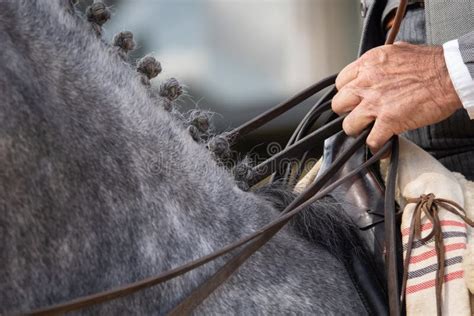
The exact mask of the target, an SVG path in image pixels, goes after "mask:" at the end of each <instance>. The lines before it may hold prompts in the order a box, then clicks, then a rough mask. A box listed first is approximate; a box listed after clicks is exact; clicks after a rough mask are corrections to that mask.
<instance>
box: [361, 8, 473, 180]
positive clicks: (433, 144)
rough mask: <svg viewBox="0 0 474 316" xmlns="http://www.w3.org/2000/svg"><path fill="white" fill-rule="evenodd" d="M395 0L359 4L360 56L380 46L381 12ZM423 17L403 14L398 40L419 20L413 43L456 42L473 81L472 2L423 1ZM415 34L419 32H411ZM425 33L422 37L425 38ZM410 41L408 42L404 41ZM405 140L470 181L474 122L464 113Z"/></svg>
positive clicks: (382, 32) (458, 112) (410, 134)
mask: <svg viewBox="0 0 474 316" xmlns="http://www.w3.org/2000/svg"><path fill="white" fill-rule="evenodd" d="M394 1H397V0H361V10H362V15H363V16H365V21H364V28H363V32H362V41H361V45H360V52H359V53H360V54H362V53H364V52H365V51H367V50H369V49H371V48H374V47H376V46H380V45H383V43H384V41H385V36H386V34H385V31H384V28H383V25H382V18H383V15H384V11H385V13H386V11H387V10H386V8H387V6H389V7H390V6H393V3H394ZM424 11H425V13H424V14H421V16H420V15H419V14H415V13H414V12H412V13H410V12H409V13H407V16H406V18H405V20H404V22H403V23H402V29H401V32H400V33H401V34H400V35H402V36H401V39H402V40H407V38H406V37H405V38H404V36H403V35H404V34H405V35H406V34H407V33H409V31H407V28H410V27H412V26H413V25H416V23H414V22H416V21H413V20H412V21H408V19H419V20H418V21H417V22H420V19H421V23H422V24H423V25H425V26H426V32H425V30H424V29H423V30H422V32H423V35H422V36H420V35H418V36H417V37H416V39H417V40H418V41H417V40H413V39H414V38H413V37H412V38H411V39H412V41H411V42H413V43H417V44H424V43H426V44H442V43H445V42H447V41H449V40H452V39H456V38H457V39H458V40H459V47H460V50H461V55H462V56H463V61H464V63H465V64H466V65H467V67H468V69H469V71H470V74H471V76H472V77H473V78H474V0H425V10H424ZM415 33H419V32H415ZM425 33H426V34H425ZM408 41H410V40H408ZM404 136H405V137H407V138H409V139H410V140H412V141H413V142H415V143H416V144H417V145H419V146H420V147H422V148H423V149H425V150H426V151H428V152H430V153H431V154H432V155H433V156H434V157H436V158H437V159H438V160H439V161H440V162H441V163H443V164H444V165H445V166H446V167H447V168H448V169H450V170H452V171H457V172H460V173H462V174H464V175H465V176H466V177H467V178H468V179H470V180H474V121H471V120H470V119H469V117H468V115H467V112H466V111H465V110H459V111H457V112H456V113H455V114H453V115H452V116H451V117H450V118H448V119H447V120H445V121H442V122H440V123H438V124H434V125H430V126H427V127H423V128H420V129H417V130H415V131H410V132H407V133H406V134H405V135H404Z"/></svg>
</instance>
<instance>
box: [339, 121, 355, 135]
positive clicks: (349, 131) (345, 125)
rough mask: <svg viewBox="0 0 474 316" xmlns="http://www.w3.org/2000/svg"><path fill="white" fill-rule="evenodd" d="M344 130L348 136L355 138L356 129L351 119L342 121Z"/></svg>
mask: <svg viewBox="0 0 474 316" xmlns="http://www.w3.org/2000/svg"><path fill="white" fill-rule="evenodd" d="M342 129H343V130H344V132H345V133H346V134H347V135H349V136H354V129H353V127H352V121H351V118H350V117H346V118H345V119H344V121H342Z"/></svg>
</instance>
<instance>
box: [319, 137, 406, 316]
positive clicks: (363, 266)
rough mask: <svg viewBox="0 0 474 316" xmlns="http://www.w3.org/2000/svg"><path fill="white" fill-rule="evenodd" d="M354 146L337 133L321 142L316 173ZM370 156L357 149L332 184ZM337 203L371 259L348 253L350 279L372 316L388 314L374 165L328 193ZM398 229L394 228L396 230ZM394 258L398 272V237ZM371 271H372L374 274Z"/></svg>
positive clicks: (380, 184)
mask: <svg viewBox="0 0 474 316" xmlns="http://www.w3.org/2000/svg"><path fill="white" fill-rule="evenodd" d="M353 143H354V139H353V138H350V137H347V136H346V135H345V134H344V133H338V134H336V135H334V136H332V137H330V138H328V139H327V140H326V141H325V142H324V153H323V162H322V165H321V168H320V170H319V172H318V177H319V175H321V174H323V173H324V172H325V171H326V170H327V169H328V168H329V167H330V165H331V164H332V163H333V162H334V159H335V157H337V155H338V154H339V153H340V152H341V151H343V150H344V149H345V148H347V147H349V146H350V145H351V144H353ZM369 155H370V153H369V152H368V150H367V149H366V147H365V146H363V147H360V148H359V149H358V150H357V151H356V152H355V153H354V155H353V156H352V157H351V158H350V159H349V160H348V161H347V162H346V163H345V164H344V166H343V167H342V168H341V169H340V170H339V171H338V172H337V173H336V174H335V175H334V178H333V181H336V180H338V179H340V178H342V177H344V176H345V175H347V174H348V173H349V172H350V171H352V170H354V169H356V168H357V166H360V165H361V164H362V163H364V162H365V161H366V160H367V159H368V157H369ZM328 195H329V196H331V197H333V198H334V199H335V200H336V201H338V202H341V206H342V208H343V209H344V211H345V213H346V214H347V215H348V216H349V217H350V219H351V220H352V221H353V223H354V224H355V225H356V226H357V227H358V228H359V230H358V232H359V236H360V238H361V240H362V241H363V243H364V245H365V247H366V251H368V252H369V254H370V256H371V258H368V260H364V261H362V260H361V259H360V258H359V256H357V254H351V265H352V266H351V267H348V270H352V271H354V272H353V273H354V275H353V278H354V279H355V281H356V282H355V283H356V286H357V287H358V290H359V293H360V294H361V295H362V296H363V298H364V299H365V302H366V304H367V307H368V308H369V309H370V310H371V311H372V312H373V313H374V314H376V315H388V314H389V310H388V302H387V296H388V295H387V282H386V277H385V250H384V248H385V246H384V244H385V221H384V212H385V203H384V196H385V184H384V181H383V178H382V175H381V173H380V170H379V168H378V167H377V166H371V167H369V168H366V169H364V170H363V171H361V172H360V173H359V174H358V175H357V176H354V177H353V179H352V181H347V182H345V183H343V184H342V185H341V186H339V187H338V188H336V189H335V190H333V191H332V192H331V193H329V194H328ZM398 226H399V224H397V227H396V228H395V229H396V231H398ZM396 244H397V247H396V257H397V263H398V271H399V273H401V266H402V265H401V262H402V248H401V239H400V238H398V240H397V243H396ZM374 271H375V272H374Z"/></svg>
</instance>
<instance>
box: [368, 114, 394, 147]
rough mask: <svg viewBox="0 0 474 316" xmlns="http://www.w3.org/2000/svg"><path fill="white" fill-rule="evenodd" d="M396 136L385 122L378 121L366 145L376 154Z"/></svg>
mask: <svg viewBox="0 0 474 316" xmlns="http://www.w3.org/2000/svg"><path fill="white" fill-rule="evenodd" d="M393 135H394V134H393V132H392V131H391V129H390V126H388V125H387V124H386V123H385V122H383V121H382V120H380V119H376V120H375V123H374V126H373V127H372V130H371V131H370V133H369V136H368V137H367V140H366V143H367V146H369V148H370V151H372V153H376V152H378V151H379V150H380V148H381V147H382V146H383V145H384V144H385V143H386V142H387V141H388V140H389V139H390V137H392V136H393Z"/></svg>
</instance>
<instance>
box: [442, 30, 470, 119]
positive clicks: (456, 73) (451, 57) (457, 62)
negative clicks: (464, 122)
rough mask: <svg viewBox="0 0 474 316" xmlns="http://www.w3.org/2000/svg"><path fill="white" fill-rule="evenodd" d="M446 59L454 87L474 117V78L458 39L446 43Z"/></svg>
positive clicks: (444, 46) (464, 105) (468, 112)
mask: <svg viewBox="0 0 474 316" xmlns="http://www.w3.org/2000/svg"><path fill="white" fill-rule="evenodd" d="M443 49H444V60H445V61H446V66H447V67H448V72H449V76H450V77H451V81H452V82H453V85H454V89H456V92H457V94H458V96H459V99H461V102H462V105H463V107H464V108H465V109H466V111H467V114H469V117H470V118H471V120H472V119H474V80H473V78H472V77H471V74H470V73H469V69H468V68H467V66H466V64H465V63H464V61H463V59H462V55H461V51H460V50H459V42H458V40H457V39H455V40H452V41H449V42H446V43H444V45H443Z"/></svg>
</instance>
